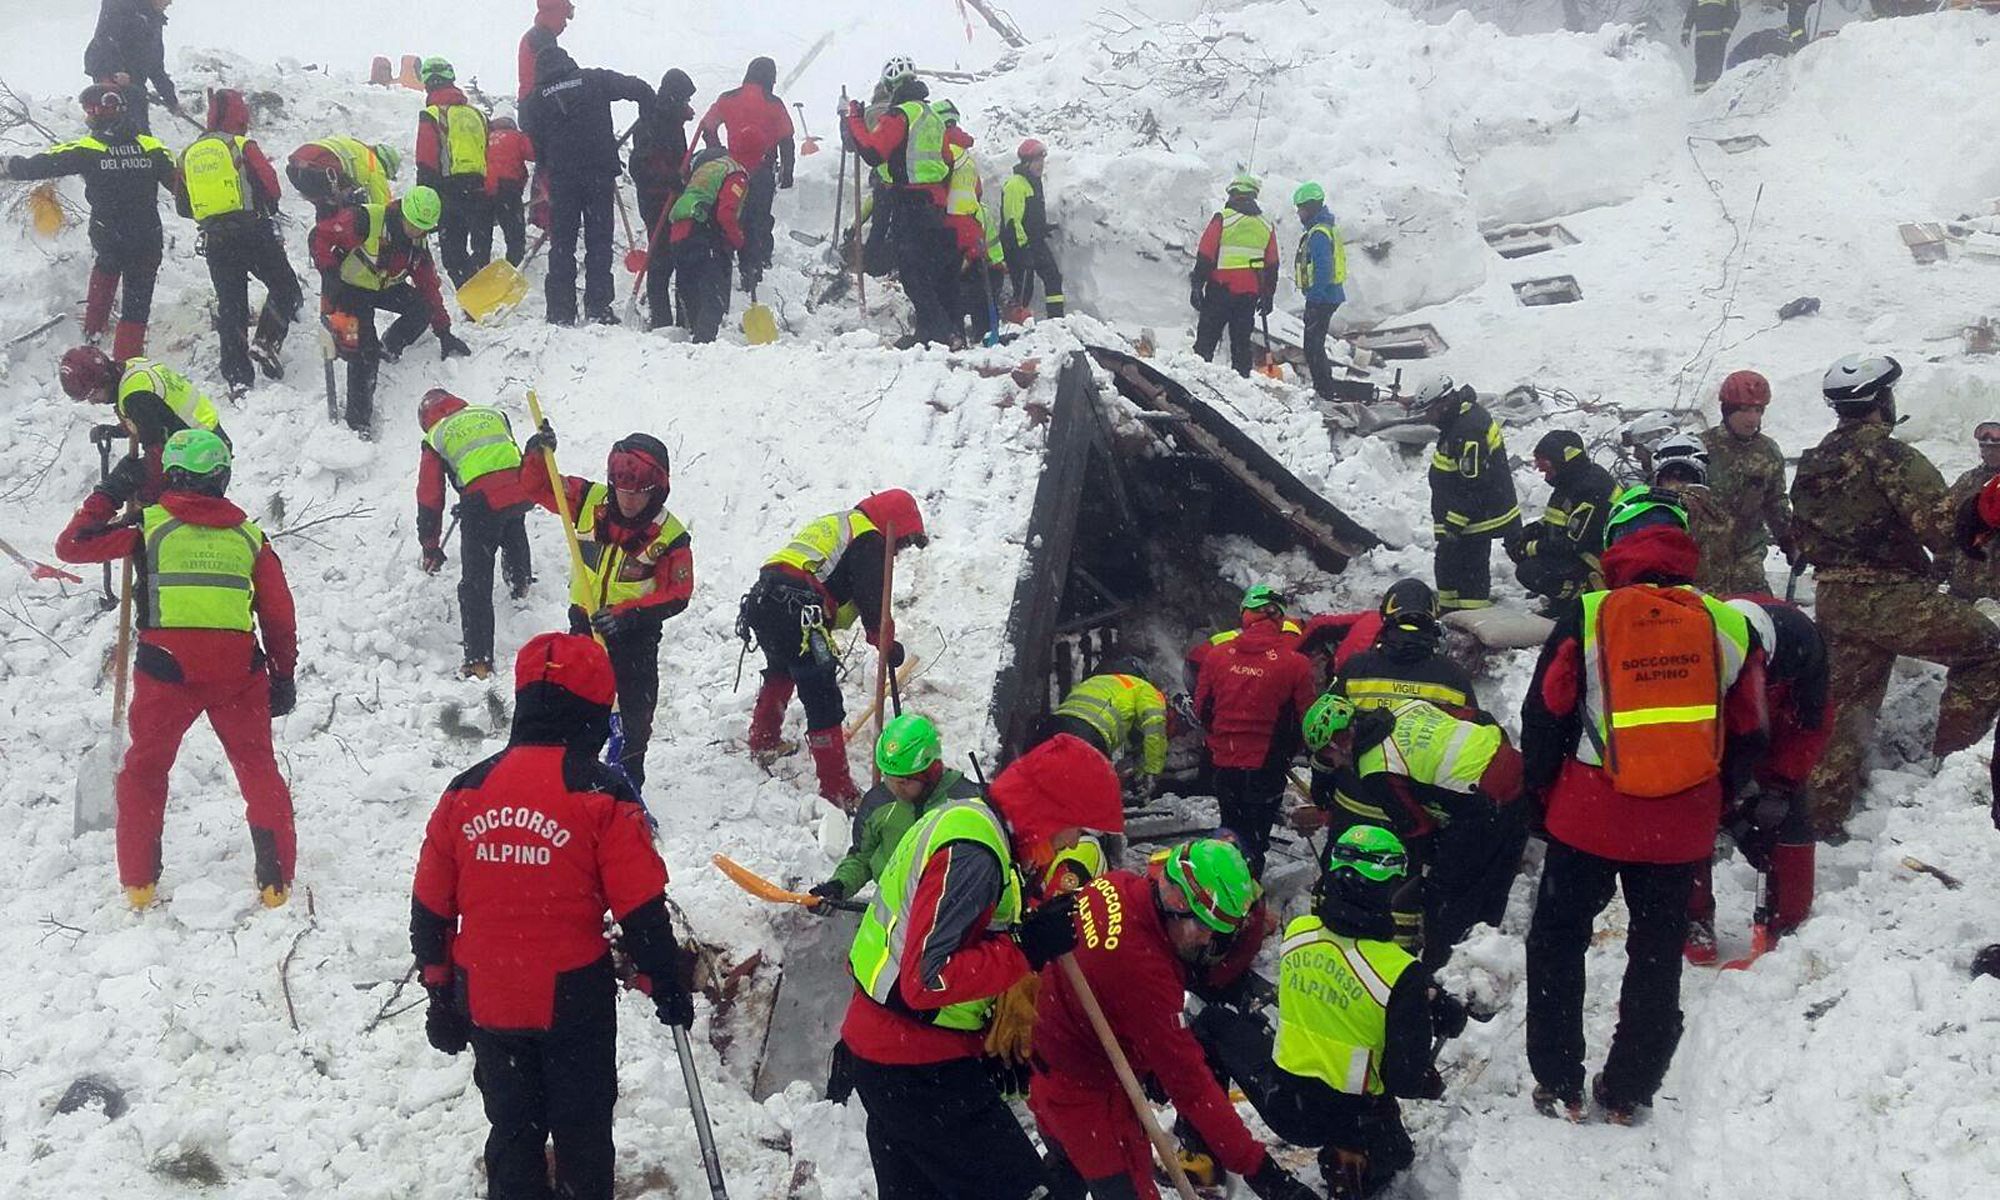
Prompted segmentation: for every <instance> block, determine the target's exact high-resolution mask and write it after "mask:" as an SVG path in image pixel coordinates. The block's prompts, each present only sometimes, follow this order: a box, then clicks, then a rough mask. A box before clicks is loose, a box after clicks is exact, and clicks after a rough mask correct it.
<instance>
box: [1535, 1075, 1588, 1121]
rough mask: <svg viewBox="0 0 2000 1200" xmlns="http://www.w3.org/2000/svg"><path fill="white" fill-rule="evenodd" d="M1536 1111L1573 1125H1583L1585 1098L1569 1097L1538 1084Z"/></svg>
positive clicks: (1536, 1088)
mask: <svg viewBox="0 0 2000 1200" xmlns="http://www.w3.org/2000/svg"><path fill="white" fill-rule="evenodd" d="M1535 1111H1536V1112H1538V1113H1540V1114H1542V1115H1543V1116H1545V1117H1561V1118H1562V1119H1563V1120H1565V1121H1568V1122H1569V1123H1570V1124H1572V1125H1581V1124H1583V1097H1582V1096H1567V1095H1564V1094H1563V1093H1561V1092H1558V1091H1556V1090H1555V1089H1554V1088H1551V1087H1543V1086H1542V1085H1541V1084H1539V1083H1538V1084H1536V1085H1535Z"/></svg>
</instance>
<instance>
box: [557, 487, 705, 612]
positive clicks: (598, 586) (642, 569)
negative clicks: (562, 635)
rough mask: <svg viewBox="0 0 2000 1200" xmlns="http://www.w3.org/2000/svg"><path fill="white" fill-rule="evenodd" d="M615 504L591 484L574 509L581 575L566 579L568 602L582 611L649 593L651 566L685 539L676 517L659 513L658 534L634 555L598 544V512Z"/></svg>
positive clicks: (608, 493) (684, 530)
mask: <svg viewBox="0 0 2000 1200" xmlns="http://www.w3.org/2000/svg"><path fill="white" fill-rule="evenodd" d="M615 503H617V501H616V500H615V499H614V498H613V497H612V495H611V489H610V488H608V487H606V486H605V485H603V484H601V483H593V484H591V485H590V486H589V487H588V488H587V489H585V490H584V493H583V503H581V504H579V505H577V506H576V539H577V548H578V549H579V550H581V551H582V552H583V570H584V573H583V574H582V575H575V576H573V577H572V578H571V579H570V581H569V602H570V603H571V604H574V605H576V606H577V607H579V608H581V609H583V611H585V612H591V613H594V612H596V611H597V610H598V609H600V608H609V607H611V606H612V605H614V604H622V603H624V602H625V601H627V600H636V599H638V598H639V597H641V596H643V595H645V594H647V593H648V592H650V591H652V590H653V564H654V563H657V562H659V561H660V559H661V557H662V556H663V555H665V554H666V552H667V548H668V547H670V546H672V545H673V544H674V543H675V542H677V541H679V540H681V539H682V538H683V537H686V536H687V526H685V525H683V524H681V521H680V518H679V517H676V516H675V515H674V514H672V513H670V512H666V511H662V512H661V513H660V532H659V533H658V534H657V535H655V536H654V538H653V540H652V541H650V542H648V543H647V544H646V547H645V549H643V550H641V551H640V552H639V553H638V554H636V555H635V554H632V553H630V552H628V551H626V550H625V548H624V547H622V546H616V545H607V544H605V543H603V542H600V541H598V540H597V538H596V537H595V536H594V535H595V534H596V532H597V513H598V510H599V509H601V508H602V507H603V506H604V505H607V504H615Z"/></svg>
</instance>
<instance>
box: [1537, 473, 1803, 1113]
mask: <svg viewBox="0 0 2000 1200" xmlns="http://www.w3.org/2000/svg"><path fill="white" fill-rule="evenodd" d="M1673 500H1674V497H1673V494H1672V493H1671V492H1668V493H1659V492H1652V491H1645V490H1635V491H1633V492H1630V493H1628V494H1627V495H1625V496H1623V497H1621V498H1620V501H1619V503H1618V505H1617V507H1616V508H1614V509H1613V511H1612V513H1611V516H1610V518H1609V520H1608V521H1607V522H1606V527H1605V529H1606V533H1605V540H1606V547H1605V551H1604V574H1605V581H1606V583H1607V584H1608V585H1609V587H1610V590H1609V591H1601V592H1589V593H1586V594H1585V595H1584V596H1582V597H1580V598H1579V599H1578V600H1577V601H1576V602H1574V603H1573V604H1571V605H1570V606H1569V607H1568V608H1567V609H1566V610H1565V612H1564V614H1563V616H1562V617H1561V618H1560V619H1558V620H1557V622H1556V626H1555V630H1554V632H1552V633H1551V634H1550V635H1549V640H1548V642H1547V643H1546V644H1545V645H1544V646H1543V647H1542V656H1541V660H1540V661H1539V662H1537V663H1536V664H1535V676H1534V680H1533V682H1532V683H1531V684H1530V685H1529V689H1528V695H1527V698H1526V699H1525V700H1524V701H1523V702H1522V705H1521V747H1522V752H1523V757H1524V759H1525V760H1526V761H1525V773H1526V779H1527V787H1528V791H1529V794H1530V795H1532V796H1535V797H1537V798H1538V799H1539V802H1540V807H1541V809H1542V812H1543V826H1544V828H1545V830H1546V832H1547V838H1548V856H1547V858H1546V859H1545V860H1544V861H1543V866H1542V880H1541V885H1540V887H1539V888H1538V889H1537V891H1536V894H1535V915H1534V922H1533V924H1532V926H1531V927H1530V928H1529V931H1528V1066H1529V1068H1530V1069H1531V1070H1532V1071H1533V1072H1534V1076H1535V1093H1534V1101H1535V1106H1536V1108H1537V1109H1539V1110H1541V1111H1542V1112H1543V1113H1545V1114H1547V1115H1550V1116H1557V1115H1565V1116H1568V1117H1569V1119H1571V1120H1573V1121H1574V1120H1581V1119H1582V1117H1583V1111H1584V1110H1583V1105H1584V1092H1583V1076H1584V1061H1583V1060H1584V1039H1583V1002H1584V955H1585V952H1586V951H1588V950H1589V948H1590V941H1591V926H1592V923H1593V922H1594V921H1595V920H1596V919H1597V914H1598V913H1599V912H1601V911H1603V909H1604V906H1605V905H1606V904H1607V903H1609V902H1610V900H1611V895H1612V893H1613V891H1615V890H1618V889H1620V888H1622V889H1623V891H1624V895H1625V904H1626V907H1627V909H1628V910H1629V911H1630V917H1629V921H1628V928H1627V933H1626V938H1625V956H1626V965H1625V981H1624V987H1623V989H1622V990H1621V992H1620V994H1619V1000H1618V1014H1619V1016H1618V1028H1617V1031H1616V1033H1614V1034H1613V1036H1612V1039H1611V1048H1610V1050H1609V1052H1608V1053H1607V1054H1606V1055H1605V1060H1604V1070H1603V1071H1602V1072H1601V1073H1600V1074H1599V1075H1597V1077H1596V1078H1595V1079H1594V1080H1593V1081H1592V1085H1591V1096H1592V1098H1593V1099H1594V1100H1595V1101H1596V1103H1597V1105H1598V1107H1599V1108H1600V1109H1602V1110H1603V1111H1604V1114H1605V1116H1606V1117H1607V1118H1608V1119H1609V1120H1611V1121H1614V1122H1617V1123H1621V1124H1630V1123H1631V1121H1632V1120H1633V1119H1634V1117H1635V1115H1636V1112H1637V1110H1638V1109H1639V1108H1641V1107H1644V1106H1648V1105H1650V1104H1651V1103H1652V1102H1653V1095H1654V1093H1655V1092H1657V1091H1658V1090H1659V1087H1660V1081H1661V1080H1662V1079H1663V1078H1664V1077H1665V1076H1666V1073H1667V1067H1668V1065H1669V1064H1670V1063H1671V1062H1672V1061H1673V1055H1674V1047H1675V1046H1676V1045H1677V1044H1678V1043H1679V1042H1680V1036H1681V1012H1680V979H1681V950H1682V943H1683V939H1684V938H1685V936H1686V933H1687V908H1688V892H1689V888H1690V886H1691V883H1692V881H1693V878H1694V874H1695V870H1696V868H1697V867H1698V866H1700V865H1701V864H1702V863H1705V862H1707V861H1708V857H1709V855H1710V853H1711V852H1712V851H1713V850H1714V848H1715V834H1716V829H1717V826H1718V824H1719V822H1720V820H1721V816H1722V811H1723V808H1724V806H1725V805H1726V804H1728V803H1730V802H1731V801H1732V799H1733V798H1734V796H1735V795H1736V793H1737V790H1738V785H1739V784H1740V783H1741V781H1742V780H1743V779H1744V778H1746V777H1747V775H1748V773H1749V770H1750V767H1751V766H1752V764H1753V763H1754V762H1755V757H1756V755H1757V754H1758V753H1759V752H1760V751H1761V750H1762V748H1763V745H1764V738H1765V722H1764V652H1763V650H1762V649H1760V648H1759V647H1758V645H1757V641H1756V638H1755V636H1754V635H1753V634H1752V633H1751V630H1750V626H1749V623H1748V622H1747V621H1745V620H1744V617H1743V614H1742V613H1740V612H1738V611H1736V610H1735V609H1733V608H1730V607H1729V606H1728V605H1726V604H1724V603H1723V602H1722V601H1720V600H1716V599H1714V598H1712V597H1708V596H1704V595H1702V594H1701V593H1700V592H1697V591H1695V590H1694V588H1693V587H1692V586H1691V583H1690V581H1691V580H1692V579H1693V578H1694V572H1695V565H1696V561H1697V558H1698V552H1697V550H1696V548H1695V544H1694V539H1693V538H1691V537H1689V536H1688V534H1687V528H1686V523H1687V516H1686V514H1685V513H1683V512H1682V511H1681V510H1680V509H1679V507H1677V506H1676V505H1675V504H1674V503H1673ZM1663 662H1665V663H1680V664H1685V669H1680V670H1661V669H1658V664H1660V663H1663Z"/></svg>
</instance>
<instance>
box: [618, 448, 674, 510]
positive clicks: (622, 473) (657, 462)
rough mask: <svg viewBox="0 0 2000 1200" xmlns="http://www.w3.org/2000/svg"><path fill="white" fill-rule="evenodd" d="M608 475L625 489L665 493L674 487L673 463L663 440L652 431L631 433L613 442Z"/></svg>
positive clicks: (622, 489)
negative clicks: (651, 432)
mask: <svg viewBox="0 0 2000 1200" xmlns="http://www.w3.org/2000/svg"><path fill="white" fill-rule="evenodd" d="M604 477H605V478H606V479H608V480H610V481H611V486H612V487H614V488H618V489H620V490H621V491H627V492H659V493H660V494H661V495H665V494H666V493H667V492H669V491H671V490H672V488H673V464H672V460H670V459H669V458H668V457H667V447H666V445H665V443H663V442H661V441H660V439H658V438H656V437H654V436H653V435H652V434H650V433H630V434H627V435H625V436H624V437H622V438H619V439H618V440H617V441H616V442H615V443H613V444H612V447H611V455H610V457H609V458H607V459H606V460H605V463H604Z"/></svg>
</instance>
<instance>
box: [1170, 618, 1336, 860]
mask: <svg viewBox="0 0 2000 1200" xmlns="http://www.w3.org/2000/svg"><path fill="white" fill-rule="evenodd" d="M1251 590H1252V592H1261V593H1262V596H1263V599H1264V603H1262V604H1260V605H1259V606H1258V608H1257V609H1256V613H1257V617H1256V619H1255V620H1246V624H1245V625H1244V627H1243V632H1242V635H1241V636H1239V637H1235V638H1231V639H1230V640H1228V641H1226V642H1223V643H1222V644H1221V645H1219V646H1217V647H1215V648H1214V649H1213V650H1212V651H1210V653H1209V654H1208V656H1207V658H1206V659H1205V660H1204V661H1203V662H1202V665H1201V677H1200V678H1199V679H1198V680H1196V682H1195V692H1194V709H1195V713H1196V715H1197V717H1198V718H1199V720H1200V721H1201V727H1202V728H1203V729H1204V730H1206V731H1207V735H1208V756H1209V760H1210V762H1211V763H1213V764H1214V783H1215V795H1216V799H1217V801H1218V802H1219V803H1220V805H1221V809H1222V826H1223V828H1225V829H1228V830H1231V831H1232V832H1234V833H1235V834H1236V836H1237V837H1238V839H1240V841H1241V843H1242V846H1243V852H1244V856H1245V857H1247V858H1248V859H1249V860H1250V867H1251V870H1252V871H1253V872H1254V873H1255V874H1257V875H1258V876H1260V877H1261V876H1262V875H1263V873H1264V852H1265V851H1266V850H1267V849H1269V847H1270V844H1271V823H1272V822H1273V821H1275V820H1277V818H1278V808H1279V806H1280V805H1281V804H1282V803H1283V801H1284V798H1285V772H1286V769H1287V768H1288V767H1289V766H1290V765H1291V761H1292V757H1293V755H1295V754H1297V753H1298V752H1299V748H1300V746H1302V745H1303V744H1304V742H1303V737H1302V735H1301V733H1300V726H1299V722H1300V721H1301V720H1302V719H1303V718H1304V717H1305V715H1306V709H1308V708H1311V707H1312V702H1313V698H1314V695H1315V692H1314V688H1313V667H1312V663H1311V662H1310V661H1309V660H1308V659H1307V658H1306V656H1305V655H1303V654H1300V653H1299V652H1298V650H1297V645H1298V638H1297V636H1295V635H1294V634H1292V633H1291V632H1290V631H1289V630H1287V629H1286V628H1285V626H1286V623H1287V622H1286V620H1285V609H1284V601H1283V598H1282V597H1280V596H1278V594H1277V593H1275V592H1273V591H1271V590H1270V589H1269V588H1265V587H1262V586H1261V585H1260V586H1259V587H1257V588H1253V589H1251ZM1250 599H1251V597H1250V596H1247V595H1246V597H1245V605H1246V608H1247V607H1248V603H1249V600H1250ZM1245 615H1246V619H1247V617H1248V615H1249V614H1248V613H1247V612H1246V614H1245Z"/></svg>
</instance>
